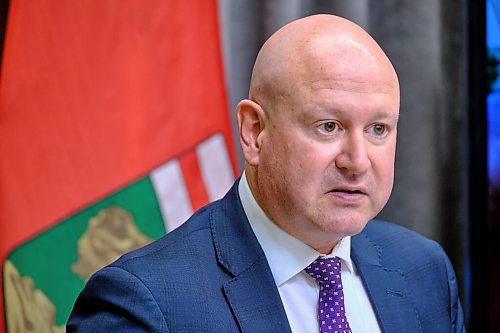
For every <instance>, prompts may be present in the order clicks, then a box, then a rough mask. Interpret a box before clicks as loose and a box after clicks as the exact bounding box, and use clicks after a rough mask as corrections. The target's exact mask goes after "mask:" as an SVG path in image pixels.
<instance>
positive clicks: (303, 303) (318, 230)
mask: <svg viewBox="0 0 500 333" xmlns="http://www.w3.org/2000/svg"><path fill="white" fill-rule="evenodd" d="M237 114H238V126H239V130H240V142H241V146H242V149H243V154H244V157H245V172H244V174H243V176H242V177H241V178H240V180H239V181H238V182H237V183H236V184H235V185H234V186H233V188H232V189H231V190H230V191H229V192H228V194H227V195H226V196H225V197H224V198H223V199H222V200H220V201H217V202H215V203H213V204H210V205H208V206H206V207H204V208H203V209H201V210H200V211H198V212H197V213H195V214H194V215H193V216H192V217H191V219H190V220H189V221H188V222H186V223H185V224H184V225H183V226H181V227H180V228H178V229H177V230H175V231H174V232H172V233H170V234H169V235H167V236H166V237H164V238H162V239H161V240H159V241H157V242H154V243H153V244H151V245H149V246H146V247H145V248H143V249H140V250H138V251H135V252H132V253H130V254H128V255H125V256H124V257H122V258H121V259H119V260H118V261H117V262H115V263H114V264H112V265H110V266H108V267H106V268H104V269H103V270H101V271H99V272H98V273H96V274H95V275H94V276H93V277H92V278H91V279H90V280H89V282H88V283H87V285H86V287H85V289H84V291H83V292H82V294H81V295H80V297H79V298H78V300H77V302H76V304H75V308H74V310H73V313H72V315H71V318H70V320H69V323H68V331H70V332H71V331H79V332H94V331H110V332H111V331H112V332H115V331H116V332H132V331H133V332H290V331H293V332H351V331H352V332H355V333H357V332H450V331H452V332H463V331H464V326H463V315H462V309H461V306H460V302H459V300H458V296H457V285H456V280H455V276H454V273H453V270H452V268H451V265H450V263H449V261H448V259H447V257H446V255H445V254H444V252H443V251H442V249H441V248H440V247H439V245H437V244H436V243H435V242H433V241H430V240H427V239H425V238H423V237H421V236H419V235H417V234H415V233H413V232H411V231H408V230H406V229H404V228H402V227H399V226H395V225H391V224H388V223H384V222H379V221H371V222H370V223H368V221H370V220H371V219H372V218H373V217H374V216H375V215H376V214H378V213H379V212H380V210H381V209H382V208H383V206H384V205H385V204H386V202H387V200H388V198H389V195H390V192H391V190H392V185H393V173H394V155H395V147H396V130H397V121H398V115H399V84H398V79H397V76H396V73H395V71H394V69H393V67H392V65H391V63H390V62H389V60H388V59H387V57H386V56H385V54H384V53H383V51H382V50H381V49H380V47H379V46H378V45H377V44H376V42H375V41H374V40H373V39H372V38H371V37H370V36H369V35H368V34H367V33H366V32H365V31H364V30H362V29H361V28H360V27H358V26H357V25H355V24H354V23H352V22H349V21H347V20H345V19H342V18H339V17H336V16H331V15H316V16H310V17H306V18H303V19H300V20H297V21H295V22H292V23H290V24H288V25H286V26H285V27H283V28H282V29H280V30H279V31H278V32H276V33H275V34H274V35H273V36H272V37H271V38H270V39H269V40H268V41H267V42H266V43H265V44H264V46H263V47H262V49H261V51H260V53H259V55H258V57H257V60H256V63H255V66H254V70H253V73H252V81H251V85H250V96H249V99H248V100H243V101H241V102H240V103H239V105H238V107H237ZM323 272H326V273H325V274H329V275H325V274H323Z"/></svg>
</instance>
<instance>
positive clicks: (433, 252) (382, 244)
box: [360, 220, 446, 262]
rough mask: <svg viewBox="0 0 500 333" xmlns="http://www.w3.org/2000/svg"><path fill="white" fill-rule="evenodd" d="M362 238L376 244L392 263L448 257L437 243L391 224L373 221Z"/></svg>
mask: <svg viewBox="0 0 500 333" xmlns="http://www.w3.org/2000/svg"><path fill="white" fill-rule="evenodd" d="M360 236H361V237H365V238H367V239H368V240H369V241H370V242H372V243H373V244H375V245H376V246H377V247H378V248H379V249H380V250H382V253H383V254H384V257H386V259H389V260H390V261H395V262H397V261H399V260H405V261H407V262H412V261H415V260H424V261H427V260H443V257H446V254H444V250H443V249H442V248H441V246H440V245H439V244H438V243H437V242H436V241H434V240H432V239H429V238H427V237H425V236H422V235H420V234H419V233H417V232H415V231H412V230H409V229H407V228H405V227H403V226H400V225H397V224H394V223H390V222H385V221H380V220H373V221H371V222H370V223H368V225H367V226H366V228H365V229H364V230H363V231H362V232H361V234H360ZM387 257H390V258H387Z"/></svg>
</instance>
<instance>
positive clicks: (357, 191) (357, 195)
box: [328, 186, 367, 204]
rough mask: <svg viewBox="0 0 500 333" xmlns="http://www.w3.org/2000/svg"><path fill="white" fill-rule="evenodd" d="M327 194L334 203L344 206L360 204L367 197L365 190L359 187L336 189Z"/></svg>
mask: <svg viewBox="0 0 500 333" xmlns="http://www.w3.org/2000/svg"><path fill="white" fill-rule="evenodd" d="M328 193H329V194H330V195H331V196H332V197H333V198H334V199H335V201H339V202H342V203H344V204H360V203H361V202H363V200H364V199H365V198H366V196H367V193H366V190H365V189H364V188H363V187H360V186H356V187H353V186H346V187H338V188H334V189H332V190H330V191H329V192H328Z"/></svg>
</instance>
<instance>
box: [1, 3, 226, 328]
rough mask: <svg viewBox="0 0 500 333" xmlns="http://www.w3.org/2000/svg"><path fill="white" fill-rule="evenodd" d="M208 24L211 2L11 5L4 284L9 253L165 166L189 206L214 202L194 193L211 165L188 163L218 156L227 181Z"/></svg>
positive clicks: (214, 40) (4, 89)
mask: <svg viewBox="0 0 500 333" xmlns="http://www.w3.org/2000/svg"><path fill="white" fill-rule="evenodd" d="M217 20H218V18H217V4H216V1H215V0H211V1H207V0H198V1H176V0H171V1H162V0H142V1H132V0H87V1H46V0H45V1H43V0H37V1H29V2H27V1H20V0H17V1H16V0H11V1H10V8H9V16H8V22H7V32H6V38H5V46H4V53H3V63H2V74H1V81H0V154H1V155H0V156H1V158H0V262H1V263H2V267H3V270H4V275H5V274H6V273H5V272H6V268H5V264H4V263H5V262H6V259H7V257H8V256H9V253H11V251H12V250H14V249H15V248H16V247H18V246H20V245H22V244H25V243H27V242H28V241H29V240H30V239H32V238H33V237H35V236H36V235H38V234H40V233H41V232H44V231H46V230H49V229H50V228H52V227H54V226H56V225H57V224H58V223H59V222H61V221H63V220H64V219H66V218H68V217H70V216H72V215H73V214H75V213H77V212H78V211H80V210H81V209H84V208H86V207H88V206H89V205H91V204H93V203H96V202H98V201H99V200H100V199H103V198H105V197H107V196H108V195H110V194H112V193H114V192H116V191H118V190H120V189H121V188H123V187H124V186H126V185H128V184H131V183H133V182H135V181H136V180H138V179H139V178H140V177H144V176H147V175H149V174H150V173H151V172H152V171H153V170H155V169H158V167H160V166H161V165H163V164H164V163H165V162H168V161H174V160H175V161H179V163H178V165H180V170H181V171H182V172H183V175H184V179H185V180H186V181H185V182H184V183H185V184H186V188H187V192H188V194H189V196H188V197H189V199H190V202H191V206H192V208H193V209H196V208H198V207H199V206H200V205H202V204H204V203H205V202H206V201H207V200H208V199H213V197H212V196H210V193H208V192H210V191H211V190H210V188H205V187H204V186H205V185H206V184H205V185H203V186H200V182H201V181H202V178H203V174H204V172H205V173H206V172H207V171H206V170H208V169H210V168H208V169H207V168H205V167H204V166H203V165H204V164H203V163H202V162H200V160H199V159H200V156H201V155H200V154H197V155H196V153H197V152H199V150H200V149H201V150H203V149H205V148H203V147H208V146H210V145H211V142H215V141H216V142H217V144H216V145H213V144H212V145H211V146H210V147H211V148H210V147H208V148H207V149H205V151H208V152H210V151H219V150H220V149H224V148H225V149H226V150H227V151H228V152H229V156H230V157H229V159H230V169H231V170H232V172H233V174H232V176H233V177H234V170H236V164H235V155H234V151H233V148H232V144H231V142H232V140H231V139H230V135H231V134H230V123H229V118H228V115H227V107H226V105H227V104H226V103H227V102H226V95H225V90H224V80H223V69H222V61H221V50H220V41H219V30H218V21H217ZM213 138H215V139H213ZM213 140H215V141H213ZM206 142H208V144H205V143H206ZM221 144H222V146H221ZM200 147H201V148H200ZM217 147H218V148H217ZM221 147H222V148H221ZM210 149H212V150H210ZM193 154H194V155H193ZM202 155H203V154H202ZM204 156H209V155H207V154H206V153H205V155H204ZM197 162H198V163H197ZM169 170H170V169H169ZM200 174H201V176H200ZM190 175H192V176H190ZM206 177H207V176H205V180H206ZM226 178H227V177H226ZM159 179H160V180H161V179H164V178H161V177H160V178H159ZM209 182H210V181H209ZM162 191H163V192H167V191H172V188H167V189H163V190H162ZM160 192H161V191H160ZM157 193H158V192H157ZM162 209H163V208H162ZM162 212H163V213H164V211H162ZM164 217H165V215H164ZM82 232H83V231H82ZM53 246H54V247H57V246H58V243H57V241H55V242H54V244H53ZM75 251H76V250H75ZM19 256H20V255H18V257H19ZM17 262H22V260H21V259H19V258H18V259H17ZM45 264H46V265H48V266H49V267H50V265H55V264H54V263H51V262H47V263H45ZM18 266H21V264H18ZM15 272H17V273H15V274H18V275H19V279H20V280H19V281H21V282H22V281H27V280H23V279H28V278H30V279H33V280H34V285H35V288H38V289H41V287H40V288H39V286H38V284H40V285H42V284H43V283H41V282H37V281H38V280H37V279H36V278H33V277H30V276H27V275H24V274H25V273H23V269H22V268H20V267H16V270H15ZM16 276H17V275H16ZM40 279H41V278H40ZM4 296H5V295H4ZM47 298H48V299H49V300H50V296H47ZM52 303H53V302H52ZM2 307H3V305H2V304H0V310H1V308H2ZM55 308H56V311H58V309H57V305H56V306H55ZM2 313H3V311H2ZM2 321H3V318H2V319H0V327H4V325H3V322H2ZM59 321H60V320H59ZM55 324H58V325H60V324H61V323H60V322H59V323H57V320H56V323H55Z"/></svg>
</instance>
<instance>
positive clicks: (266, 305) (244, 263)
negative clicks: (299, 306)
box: [210, 182, 291, 332]
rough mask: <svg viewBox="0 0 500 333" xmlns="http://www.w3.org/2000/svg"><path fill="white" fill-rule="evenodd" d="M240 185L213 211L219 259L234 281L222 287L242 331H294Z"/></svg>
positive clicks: (211, 223) (215, 244) (213, 235)
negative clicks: (243, 200) (247, 211)
mask: <svg viewBox="0 0 500 333" xmlns="http://www.w3.org/2000/svg"><path fill="white" fill-rule="evenodd" d="M237 184H238V182H236V183H235V185H234V186H233V188H232V189H231V190H230V191H229V192H228V194H227V195H226V197H225V198H224V199H223V200H222V201H221V209H216V210H213V211H212V213H211V216H210V227H211V230H212V237H213V241H214V246H215V250H216V253H217V260H218V262H219V264H220V265H221V266H222V268H223V269H224V270H225V271H226V272H227V273H228V274H230V275H231V276H232V277H233V278H232V280H230V281H228V282H227V283H225V284H224V285H223V286H222V288H223V290H224V293H225V295H226V297H227V300H228V305H229V307H230V308H231V310H232V311H233V314H234V316H235V318H236V321H237V322H238V325H239V327H240V329H241V331H242V332H291V329H290V325H289V324H288V319H287V317H286V313H285V309H284V307H283V304H282V303H281V298H280V296H279V293H278V289H277V287H276V284H275V281H274V279H273V276H272V273H271V269H270V268H269V265H268V263H267V260H266V258H265V255H264V252H263V251H262V248H261V247H260V245H259V242H258V241H257V238H256V237H255V235H254V233H253V231H252V229H251V227H250V224H249V223H248V220H247V218H246V215H245V213H244V211H243V207H242V206H241V202H240V200H239V196H238V193H237Z"/></svg>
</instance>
